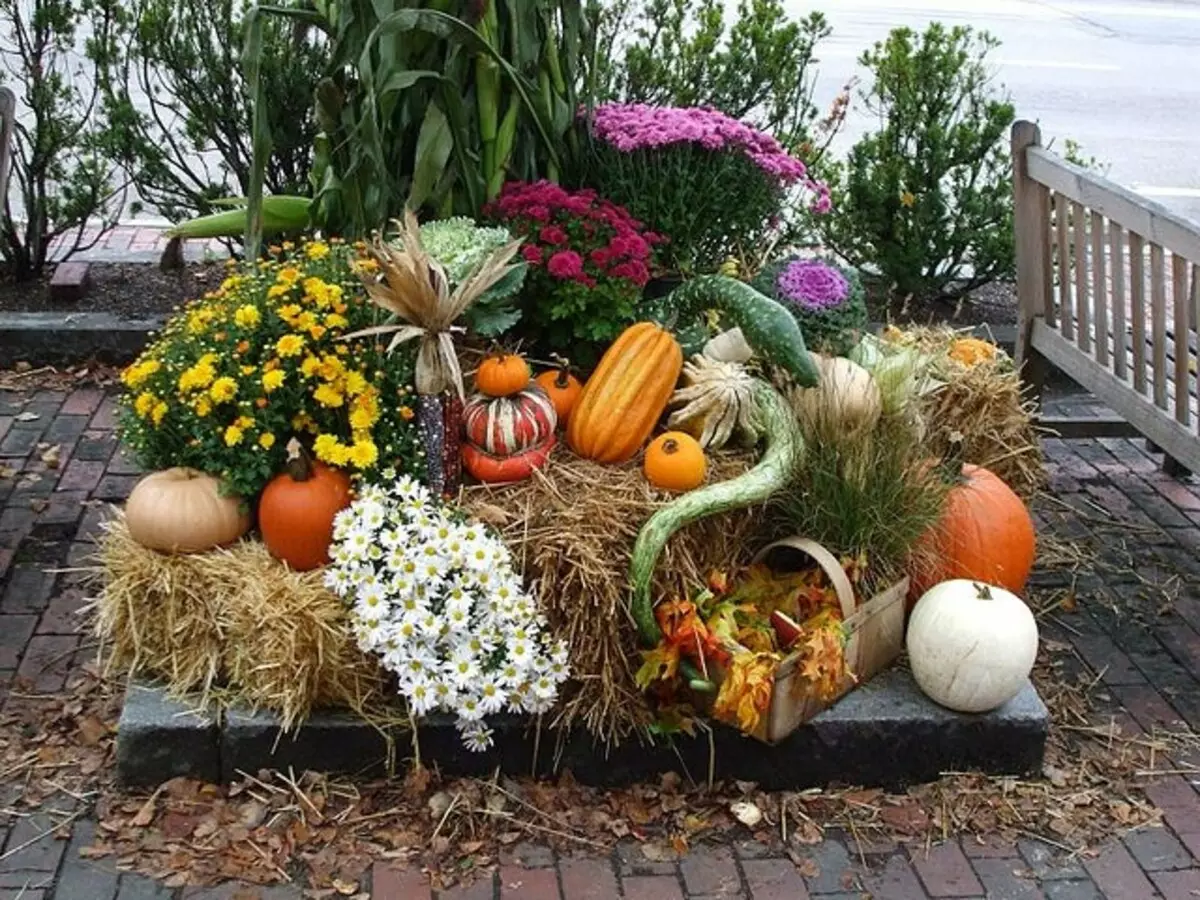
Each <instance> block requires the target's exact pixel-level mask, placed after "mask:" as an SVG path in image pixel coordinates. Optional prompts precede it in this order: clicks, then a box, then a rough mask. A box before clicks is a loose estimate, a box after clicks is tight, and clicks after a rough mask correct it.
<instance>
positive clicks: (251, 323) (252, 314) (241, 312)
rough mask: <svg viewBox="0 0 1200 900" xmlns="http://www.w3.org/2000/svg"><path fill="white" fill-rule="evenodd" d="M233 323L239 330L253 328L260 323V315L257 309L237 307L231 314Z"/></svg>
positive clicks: (248, 306)
mask: <svg viewBox="0 0 1200 900" xmlns="http://www.w3.org/2000/svg"><path fill="white" fill-rule="evenodd" d="M233 321H234V322H236V323H237V325H238V327H239V328H255V327H257V325H258V323H259V322H261V321H262V314H261V313H260V312H259V311H258V308H257V307H254V306H250V305H249V304H247V305H245V306H239V307H238V308H237V311H236V312H235V313H234V314H233Z"/></svg>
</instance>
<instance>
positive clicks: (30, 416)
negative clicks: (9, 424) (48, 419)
mask: <svg viewBox="0 0 1200 900" xmlns="http://www.w3.org/2000/svg"><path fill="white" fill-rule="evenodd" d="M15 418H16V420H17V421H18V422H36V421H37V420H38V419H40V418H41V416H39V415H38V414H37V413H31V412H29V411H28V410H26V411H25V412H23V413H17V415H16V416H15Z"/></svg>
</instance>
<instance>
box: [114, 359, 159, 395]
mask: <svg viewBox="0 0 1200 900" xmlns="http://www.w3.org/2000/svg"><path fill="white" fill-rule="evenodd" d="M161 368H162V363H160V362H159V361H158V360H157V359H147V360H144V361H143V362H140V363H136V364H134V365H132V366H130V367H129V368H127V369H126V370H125V371H124V372H122V373H121V381H122V382H123V383H124V384H125V386H126V387H131V388H137V387H141V386H142V385H143V384H144V383H145V381H146V379H147V378H149V377H150V376H151V375H153V374H154V373H155V372H157V371H158V370H159V369H161Z"/></svg>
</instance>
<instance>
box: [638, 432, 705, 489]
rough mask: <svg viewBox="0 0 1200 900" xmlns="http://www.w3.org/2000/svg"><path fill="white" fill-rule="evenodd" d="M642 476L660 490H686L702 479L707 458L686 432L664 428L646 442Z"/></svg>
mask: <svg viewBox="0 0 1200 900" xmlns="http://www.w3.org/2000/svg"><path fill="white" fill-rule="evenodd" d="M642 468H643V471H644V472H645V473H646V480H647V481H649V482H650V483H651V484H652V485H654V486H655V487H656V488H659V489H661V490H664V491H690V490H692V489H693V488H698V487H700V485H702V484H703V483H704V474H705V472H707V471H708V460H706V459H705V458H704V448H703V447H701V446H700V442H699V441H697V440H696V439H695V438H694V437H692V436H691V435H690V434H685V433H684V432H682V431H668V432H667V433H666V434H661V435H659V436H658V437H656V438H655V439H654V440H653V441H651V442H650V446H649V447H647V448H646V458H645V460H644V461H643V463H642Z"/></svg>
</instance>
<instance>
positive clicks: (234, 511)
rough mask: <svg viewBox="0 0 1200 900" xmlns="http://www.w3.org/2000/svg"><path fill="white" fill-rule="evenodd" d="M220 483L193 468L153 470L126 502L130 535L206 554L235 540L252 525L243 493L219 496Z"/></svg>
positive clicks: (156, 546)
mask: <svg viewBox="0 0 1200 900" xmlns="http://www.w3.org/2000/svg"><path fill="white" fill-rule="evenodd" d="M220 488H221V483H220V482H219V481H218V480H217V479H216V478H213V477H212V476H211V475H205V474H204V473H203V472H197V471H196V470H195V469H186V468H174V469H165V470H163V471H161V472H151V473H150V474H149V475H147V476H145V477H144V478H142V479H141V481H139V482H138V483H137V484H136V485H134V488H133V490H132V491H130V493H129V499H128V500H126V501H125V524H126V526H127V527H128V528H129V536H130V537H132V538H133V539H134V540H135V541H137V543H139V544H141V545H142V546H143V547H149V548H150V549H151V550H159V551H162V552H163V553H202V552H204V551H205V550H211V549H213V548H214V547H221V546H224V545H225V544H231V543H233V542H234V541H236V540H237V539H238V538H240V537H241V536H242V535H243V534H245V533H246V531H247V530H248V529H249V528H250V516H249V514H248V513H247V512H246V510H245V509H244V507H243V504H242V500H241V498H240V497H223V496H221V490H220Z"/></svg>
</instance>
